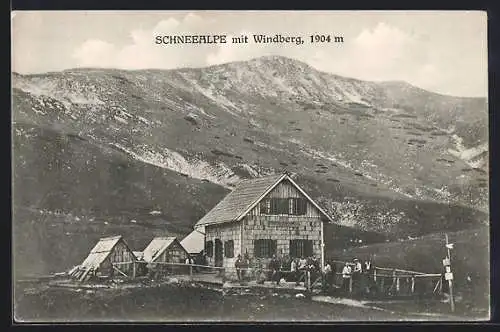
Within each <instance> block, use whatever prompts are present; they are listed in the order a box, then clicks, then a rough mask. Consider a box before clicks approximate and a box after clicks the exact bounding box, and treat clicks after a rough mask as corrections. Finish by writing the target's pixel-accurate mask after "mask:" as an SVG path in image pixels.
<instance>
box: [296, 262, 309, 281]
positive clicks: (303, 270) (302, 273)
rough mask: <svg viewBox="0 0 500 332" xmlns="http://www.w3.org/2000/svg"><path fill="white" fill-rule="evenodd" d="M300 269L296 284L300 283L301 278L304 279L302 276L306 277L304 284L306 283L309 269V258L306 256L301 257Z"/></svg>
mask: <svg viewBox="0 0 500 332" xmlns="http://www.w3.org/2000/svg"><path fill="white" fill-rule="evenodd" d="M298 270H299V273H298V277H297V282H296V285H298V284H299V283H300V280H302V278H304V285H305V273H306V270H307V260H306V259H305V257H304V256H302V257H301V258H300V259H299V265H298Z"/></svg>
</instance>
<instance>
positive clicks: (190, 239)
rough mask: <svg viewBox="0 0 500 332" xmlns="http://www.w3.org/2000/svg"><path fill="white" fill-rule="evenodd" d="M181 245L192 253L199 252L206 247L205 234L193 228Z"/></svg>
mask: <svg viewBox="0 0 500 332" xmlns="http://www.w3.org/2000/svg"><path fill="white" fill-rule="evenodd" d="M181 245H182V246H183V247H184V249H186V251H187V252H188V253H190V254H198V253H200V252H201V251H202V250H203V249H204V248H205V234H203V233H202V232H200V231H199V230H196V229H195V230H193V231H192V232H191V233H189V234H188V235H186V237H185V238H184V239H182V241H181Z"/></svg>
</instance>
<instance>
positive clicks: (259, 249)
mask: <svg viewBox="0 0 500 332" xmlns="http://www.w3.org/2000/svg"><path fill="white" fill-rule="evenodd" d="M253 243H254V247H253V250H254V255H255V257H258V258H270V257H273V255H275V254H276V240H268V239H259V240H254V242H253Z"/></svg>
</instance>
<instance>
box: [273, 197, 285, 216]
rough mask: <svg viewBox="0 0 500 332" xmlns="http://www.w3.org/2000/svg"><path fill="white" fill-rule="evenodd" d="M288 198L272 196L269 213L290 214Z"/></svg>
mask: <svg viewBox="0 0 500 332" xmlns="http://www.w3.org/2000/svg"><path fill="white" fill-rule="evenodd" d="M289 213H290V209H289V203H288V198H271V204H270V211H269V214H289Z"/></svg>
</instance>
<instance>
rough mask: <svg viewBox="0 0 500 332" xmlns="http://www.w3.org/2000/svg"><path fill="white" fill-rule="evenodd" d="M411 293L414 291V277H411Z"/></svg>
mask: <svg viewBox="0 0 500 332" xmlns="http://www.w3.org/2000/svg"><path fill="white" fill-rule="evenodd" d="M411 293H412V294H413V293H415V277H411Z"/></svg>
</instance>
